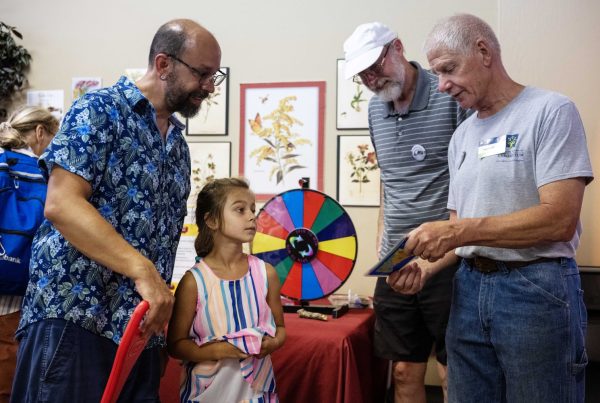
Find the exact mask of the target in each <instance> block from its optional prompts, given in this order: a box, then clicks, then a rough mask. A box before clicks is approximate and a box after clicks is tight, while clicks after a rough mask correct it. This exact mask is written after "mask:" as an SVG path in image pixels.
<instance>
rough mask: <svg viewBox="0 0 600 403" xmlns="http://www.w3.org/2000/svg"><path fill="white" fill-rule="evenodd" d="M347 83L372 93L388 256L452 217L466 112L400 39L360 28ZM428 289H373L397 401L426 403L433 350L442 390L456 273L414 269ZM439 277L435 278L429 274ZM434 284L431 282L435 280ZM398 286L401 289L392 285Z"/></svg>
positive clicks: (425, 265) (433, 266) (349, 55)
mask: <svg viewBox="0 0 600 403" xmlns="http://www.w3.org/2000/svg"><path fill="white" fill-rule="evenodd" d="M344 54H345V62H346V63H345V77H346V78H347V79H350V78H354V80H360V82H362V83H363V84H364V85H365V86H366V87H367V88H369V89H370V90H371V91H373V92H374V93H375V96H374V97H373V98H372V99H371V101H370V103H369V130H370V134H371V140H372V142H373V145H374V147H375V151H376V153H377V159H378V161H379V166H380V168H381V184H382V194H383V197H382V203H381V208H380V213H379V223H378V236H377V249H378V254H379V256H380V257H383V256H384V255H385V254H386V253H387V252H388V251H389V250H391V248H393V246H394V245H395V244H396V243H398V242H399V241H401V240H402V239H403V238H404V237H406V235H407V234H408V233H409V232H410V231H411V230H412V229H414V228H416V227H418V226H419V225H421V224H422V223H424V222H427V221H431V220H444V219H447V218H448V210H447V209H446V202H447V200H448V184H449V174H448V160H447V149H448V143H449V141H450V138H451V136H452V133H453V132H454V129H455V128H456V127H457V126H458V125H459V124H460V123H461V122H462V121H463V120H464V119H465V118H466V112H465V111H464V110H463V109H461V108H460V107H459V106H458V104H457V102H456V101H454V100H453V99H452V98H451V97H450V96H448V95H446V94H442V93H440V92H439V91H438V90H437V77H436V76H435V75H433V74H431V73H430V72H428V71H426V70H423V69H422V68H421V66H419V64H418V63H416V62H409V61H408V60H407V59H406V58H405V57H404V46H403V44H402V42H401V41H400V39H398V37H397V35H396V33H395V32H393V31H391V30H390V29H389V28H388V27H387V26H385V25H383V24H380V23H378V22H373V23H368V24H362V25H360V26H358V27H357V28H356V30H355V31H354V32H353V33H352V35H350V37H349V38H348V39H347V40H346V42H344ZM411 265H413V266H419V268H420V269H421V270H422V272H423V281H425V279H426V280H427V285H426V286H425V287H424V288H423V289H422V290H421V291H420V292H419V293H416V294H415V290H410V289H409V290H406V289H405V288H402V287H400V288H402V289H403V292H405V293H407V294H414V295H403V294H399V293H397V292H395V291H394V290H393V289H392V288H391V287H390V285H388V284H387V282H386V279H384V278H380V279H378V281H377V286H376V288H375V301H374V306H375V314H376V318H377V320H376V325H375V352H376V354H377V355H378V356H380V357H382V358H385V359H389V360H391V361H392V362H393V380H394V400H395V402H411V403H420V402H422V403H425V387H424V379H425V371H426V368H427V361H428V358H429V355H430V353H431V350H432V346H433V345H434V344H435V349H436V356H437V360H438V372H439V374H440V377H441V379H442V385H443V386H444V395H445V394H446V393H445V392H446V390H445V378H446V368H445V366H446V351H445V343H444V337H445V333H446V323H447V321H448V313H449V308H450V298H451V291H452V276H453V274H454V271H455V268H449V269H448V270H437V268H440V267H441V266H447V265H450V263H448V262H447V261H445V260H444V259H441V260H439V261H437V262H436V263H429V262H427V261H424V260H421V259H417V260H415V261H413V263H411ZM430 270H433V271H434V272H438V274H436V275H434V276H428V275H427V273H429V272H430ZM430 277H431V278H430ZM394 286H396V284H394Z"/></svg>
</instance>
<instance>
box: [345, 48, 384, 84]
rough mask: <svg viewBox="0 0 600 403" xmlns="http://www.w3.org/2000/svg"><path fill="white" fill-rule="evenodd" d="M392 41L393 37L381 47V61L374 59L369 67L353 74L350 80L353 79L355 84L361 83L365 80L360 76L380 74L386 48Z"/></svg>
mask: <svg viewBox="0 0 600 403" xmlns="http://www.w3.org/2000/svg"><path fill="white" fill-rule="evenodd" d="M394 41H395V39H394V40H392V41H391V42H388V43H387V44H386V45H385V46H384V47H383V51H382V52H381V56H380V57H381V61H377V60H375V63H373V64H372V65H370V66H369V67H367V68H366V69H364V70H363V71H361V72H360V73H358V74H355V75H353V76H352V81H354V82H355V83H356V84H363V83H364V82H365V80H364V79H363V78H362V77H365V76H377V75H379V74H381V72H382V71H383V65H384V64H385V58H386V56H387V54H388V50H390V46H391V45H392V43H394ZM361 76H362V77H361Z"/></svg>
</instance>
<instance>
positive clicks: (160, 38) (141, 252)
mask: <svg viewBox="0 0 600 403" xmlns="http://www.w3.org/2000/svg"><path fill="white" fill-rule="evenodd" d="M220 62H221V50H220V47H219V45H218V43H217V41H216V39H215V38H214V36H213V35H212V34H211V33H210V32H208V31H207V30H206V29H204V28H203V27H201V26H200V25H198V24H197V23H195V22H193V21H190V20H174V21H170V22H168V23H166V24H165V25H163V26H162V27H160V29H159V30H158V32H157V33H156V35H155V37H154V39H153V42H152V45H151V48H150V55H149V65H148V71H147V72H146V74H145V75H144V76H143V77H142V78H141V79H140V80H139V81H137V82H136V83H133V82H131V81H129V80H128V79H126V78H124V77H122V78H121V79H120V80H119V81H118V82H117V83H116V84H115V85H114V86H112V87H109V88H105V89H101V90H99V91H95V92H92V93H88V94H86V95H84V96H83V97H81V98H79V99H78V100H77V101H75V103H74V104H73V106H72V107H71V109H70V111H69V112H68V113H67V115H66V116H65V119H64V121H63V124H62V127H61V130H60V132H59V134H58V135H57V136H56V138H55V141H54V142H53V143H52V145H51V146H50V147H49V149H48V151H47V152H46V154H44V155H43V156H42V158H41V160H40V165H41V166H42V168H43V169H44V170H45V171H46V173H47V174H48V175H49V185H48V197H47V203H46V210H45V215H46V218H47V219H46V220H45V221H44V223H43V224H42V226H41V228H40V230H39V231H38V233H37V235H36V238H35V239H34V246H33V251H32V257H31V267H30V273H31V276H30V277H31V278H30V283H29V286H28V288H27V293H26V296H25V300H24V305H23V311H22V319H21V323H20V325H19V330H18V332H17V336H18V338H19V339H20V343H21V344H20V347H19V353H18V363H17V374H16V377H15V384H14V390H13V395H12V401H15V402H21V401H56V402H59V401H60V402H66V401H69V402H76V401H77V402H78V401H86V402H87V401H90V402H94V401H96V402H97V401H100V398H101V396H102V392H103V389H104V387H105V385H106V381H107V379H108V375H109V373H110V369H111V365H112V362H113V359H114V356H115V352H116V349H117V344H118V343H119V341H120V339H121V336H122V334H123V331H124V328H125V325H126V323H127V321H128V319H129V317H130V315H131V313H132V311H133V309H134V307H135V306H136V305H137V304H138V303H139V302H140V300H141V299H144V300H147V301H148V302H149V303H150V310H149V313H148V316H147V317H146V320H145V321H144V323H143V325H142V330H143V332H145V333H146V334H147V335H153V337H152V338H151V340H150V342H149V345H148V348H147V349H146V350H145V351H144V352H143V353H142V355H141V356H140V359H139V363H138V365H136V367H135V368H134V369H133V371H132V373H131V375H130V378H129V380H128V382H127V384H126V385H125V387H124V389H123V393H122V395H121V398H122V399H124V401H142V400H143V401H157V402H158V401H159V396H158V387H159V380H160V371H161V365H160V349H161V346H162V345H163V336H162V332H163V330H164V328H165V326H166V324H167V322H168V320H169V318H170V316H171V310H172V307H173V296H172V294H171V292H170V290H169V287H168V286H167V282H168V281H170V279H171V275H172V271H173V264H174V259H175V252H176V249H177V244H178V242H179V236H180V231H181V227H182V224H183V219H184V216H185V214H186V199H187V197H188V194H189V192H190V180H189V179H190V156H189V149H188V147H187V144H186V142H185V139H184V137H183V135H182V130H183V128H184V125H183V124H182V123H181V122H179V121H178V120H177V119H176V118H175V117H174V116H173V112H179V113H181V114H182V115H183V116H184V117H191V116H193V115H195V114H196V113H197V112H198V110H199V109H200V105H201V103H202V101H203V100H204V99H206V98H207V97H208V96H209V94H210V93H212V92H213V91H214V89H215V85H217V84H218V83H220V82H221V81H222V80H223V78H224V76H223V73H222V72H221V71H220V70H219V66H220Z"/></svg>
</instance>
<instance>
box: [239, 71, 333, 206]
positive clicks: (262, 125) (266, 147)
mask: <svg viewBox="0 0 600 403" xmlns="http://www.w3.org/2000/svg"><path fill="white" fill-rule="evenodd" d="M240 87H241V88H240V92H241V94H240V102H241V108H240V165H239V166H240V174H241V175H243V176H245V177H246V178H248V179H249V180H250V185H251V187H252V189H253V190H254V192H255V194H256V197H257V200H263V201H264V200H267V199H269V198H270V197H272V196H274V195H276V194H278V193H281V192H283V191H285V190H289V189H292V188H297V187H299V181H300V180H301V179H302V178H308V179H309V181H310V185H311V187H312V188H314V189H317V190H322V186H323V133H324V118H325V82H324V81H315V82H289V83H287V82H285V83H268V84H241V86H240Z"/></svg>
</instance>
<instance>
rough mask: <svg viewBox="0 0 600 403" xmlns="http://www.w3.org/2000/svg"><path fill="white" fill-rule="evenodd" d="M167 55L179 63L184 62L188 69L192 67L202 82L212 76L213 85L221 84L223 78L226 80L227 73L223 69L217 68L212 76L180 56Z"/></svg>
mask: <svg viewBox="0 0 600 403" xmlns="http://www.w3.org/2000/svg"><path fill="white" fill-rule="evenodd" d="M166 55H167V56H168V57H170V58H171V59H173V60H177V61H178V62H179V63H181V64H183V65H184V66H185V67H187V68H188V69H190V71H191V72H192V74H193V75H194V76H195V77H196V78H197V79H198V80H199V81H200V82H201V83H203V82H205V81H206V80H208V79H209V78H210V80H211V81H212V83H213V85H215V86H217V85H219V84H221V83H222V82H223V80H225V78H226V77H227V74H226V73H225V72H224V71H222V70H221V69H219V70H217V72H216V73H215V74H213V75H212V76H210V75H208V74H207V73H204V72H202V71H201V70H198V69H197V68H194V67H192V66H190V65H189V64H187V63H186V62H184V61H183V60H181V59H180V58H178V57H177V56H174V55H171V54H168V53H166Z"/></svg>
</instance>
